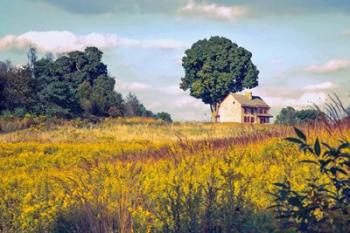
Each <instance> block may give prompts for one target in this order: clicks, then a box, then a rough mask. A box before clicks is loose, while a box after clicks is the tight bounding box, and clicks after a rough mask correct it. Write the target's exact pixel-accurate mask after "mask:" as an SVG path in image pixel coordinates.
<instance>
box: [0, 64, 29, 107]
mask: <svg viewBox="0 0 350 233" xmlns="http://www.w3.org/2000/svg"><path fill="white" fill-rule="evenodd" d="M34 86H35V81H34V79H33V78H32V77H31V71H30V70H29V69H28V68H23V69H22V68H18V69H15V68H13V69H11V70H9V71H6V72H0V97H1V99H0V105H1V106H0V108H1V109H2V110H8V111H14V110H15V109H16V108H23V109H27V111H30V110H31V108H32V106H33V105H34V101H35V98H34V95H35V93H33V88H34Z"/></svg>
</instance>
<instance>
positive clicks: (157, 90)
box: [0, 0, 350, 121]
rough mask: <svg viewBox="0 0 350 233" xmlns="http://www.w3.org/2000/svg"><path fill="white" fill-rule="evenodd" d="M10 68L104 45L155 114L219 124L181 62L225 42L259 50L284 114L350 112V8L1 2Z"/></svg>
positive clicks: (264, 79)
mask: <svg viewBox="0 0 350 233" xmlns="http://www.w3.org/2000/svg"><path fill="white" fill-rule="evenodd" d="M0 3H1V4H0V6H1V7H0V60H3V61H4V60H7V59H9V60H11V61H12V63H13V64H15V65H20V64H26V62H27V59H26V53H27V51H28V48H29V47H31V46H34V47H36V48H37V50H38V51H39V55H40V56H44V54H45V53H47V52H52V53H54V54H56V55H57V56H58V55H59V54H63V53H65V52H68V51H72V50H83V49H84V48H85V47H86V46H96V47H98V48H100V49H101V50H102V51H103V52H104V56H103V62H104V63H105V64H107V66H108V70H109V73H110V75H111V76H113V77H114V78H115V79H116V90H117V91H118V92H121V93H123V95H126V94H127V93H129V92H132V93H134V94H136V95H137V96H138V98H139V99H140V100H141V102H142V103H144V105H145V106H146V107H147V108H148V109H150V110H152V111H153V112H159V111H167V112H169V113H171V115H172V116H173V118H174V119H175V120H182V121H183V120H185V121H187V120H191V121H192V120H195V121H197V120H198V121H203V120H209V119H210V113H209V106H207V105H205V104H204V103H202V102H201V100H199V99H195V98H193V97H191V96H190V95H189V93H188V92H184V91H183V90H181V89H180V88H179V83H180V79H181V77H183V75H184V71H183V68H182V66H181V58H182V57H183V55H184V52H185V50H186V49H188V48H190V47H191V45H192V44H193V43H194V42H196V41H198V40H200V39H204V38H210V37H211V36H224V37H227V38H229V39H230V40H232V41H233V42H235V43H236V44H238V45H239V46H242V47H244V48H246V49H247V50H249V51H251V52H252V54H253V57H252V60H253V62H254V64H255V65H256V66H257V67H258V69H259V71H260V73H259V86H258V87H256V88H254V89H252V92H253V95H260V96H261V97H262V98H263V99H264V100H265V102H267V103H268V104H269V105H270V106H271V110H272V113H273V114H274V115H276V114H277V113H278V112H279V111H280V109H281V108H282V107H286V106H293V107H295V108H297V109H302V108H308V107H310V106H311V105H313V104H317V105H320V106H323V105H325V104H326V103H327V102H329V98H328V95H332V94H334V93H336V94H337V95H338V96H339V97H340V98H341V99H342V101H343V103H344V105H350V96H349V95H350V1H348V0H333V1H328V0H308V1H303V0H284V1H275V0H251V1H247V0H207V1H203V0H158V1H154V0H0Z"/></svg>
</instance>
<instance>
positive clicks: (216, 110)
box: [210, 103, 220, 123]
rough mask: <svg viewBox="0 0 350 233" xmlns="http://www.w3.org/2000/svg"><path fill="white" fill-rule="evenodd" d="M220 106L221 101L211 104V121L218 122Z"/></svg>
mask: <svg viewBox="0 0 350 233" xmlns="http://www.w3.org/2000/svg"><path fill="white" fill-rule="evenodd" d="M219 106H220V104H219V103H214V104H211V105H210V111H211V121H212V122H214V123H217V122H218V114H219Z"/></svg>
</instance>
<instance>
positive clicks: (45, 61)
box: [0, 47, 171, 119]
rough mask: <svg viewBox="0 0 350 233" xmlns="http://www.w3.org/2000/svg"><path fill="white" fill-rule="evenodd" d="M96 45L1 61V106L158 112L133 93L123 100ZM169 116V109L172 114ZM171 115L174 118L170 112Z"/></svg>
mask: <svg viewBox="0 0 350 233" xmlns="http://www.w3.org/2000/svg"><path fill="white" fill-rule="evenodd" d="M102 55H103V53H102V52H101V51H100V50H99V49H97V48H95V47H87V48H86V49H85V50H84V51H72V52H69V53H67V54H65V55H62V56H60V57H58V58H57V59H54V57H53V55H52V54H46V55H45V56H44V57H43V58H41V59H38V56H37V54H36V50H35V49H33V48H31V49H30V50H29V52H28V55H27V56H28V64H27V65H26V66H22V67H12V66H11V63H10V62H9V61H6V62H0V112H4V111H7V112H12V113H16V112H21V113H22V112H26V113H31V114H35V115H47V116H55V117H64V118H73V117H85V118H89V117H106V116H113V117H117V116H142V117H154V118H159V119H162V117H163V116H164V115H163V114H161V115H160V116H162V117H157V116H158V115H157V114H154V113H152V112H151V111H150V110H147V109H146V108H145V106H144V105H143V104H141V103H140V102H139V100H138V99H137V97H136V96H135V95H131V94H130V95H129V96H127V98H126V99H125V100H124V99H123V97H122V95H121V94H120V93H118V92H116V91H115V79H114V78H113V77H111V76H110V75H109V74H108V70H107V66H106V65H105V64H104V63H103V62H102ZM169 116H170V115H169ZM170 119H171V118H170Z"/></svg>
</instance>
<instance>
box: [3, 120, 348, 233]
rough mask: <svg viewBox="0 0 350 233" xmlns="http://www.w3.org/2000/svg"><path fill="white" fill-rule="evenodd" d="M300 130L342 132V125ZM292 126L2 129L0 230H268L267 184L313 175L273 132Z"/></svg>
mask: <svg viewBox="0 0 350 233" xmlns="http://www.w3.org/2000/svg"><path fill="white" fill-rule="evenodd" d="M305 130H306V132H307V133H308V136H309V137H310V138H311V139H312V138H315V137H319V138H320V139H321V140H322V139H324V140H327V141H328V143H332V142H333V143H336V140H337V138H341V137H342V138H345V139H348V140H349V139H350V132H349V131H348V130H339V131H335V132H333V134H332V135H329V133H328V132H327V131H326V130H325V129H322V128H321V129H320V128H319V129H314V128H313V129H305ZM292 134H293V131H292V129H290V128H287V127H282V126H274V125H264V126H259V125H256V126H255V125H243V124H209V123H173V124H165V123H161V122H155V121H143V120H140V119H139V120H137V119H129V120H123V121H121V120H105V121H104V122H102V123H99V124H97V125H84V126H79V127H78V126H75V125H66V126H64V125H63V126H57V127H56V128H53V129H45V128H30V129H26V130H22V131H17V132H12V133H7V134H2V135H0V232H215V231H214V230H213V229H217V228H219V227H220V229H221V230H222V231H220V230H218V231H217V232H227V231H225V230H224V229H226V228H227V229H229V228H230V229H231V228H232V227H234V226H232V225H229V224H232V223H235V222H237V221H239V223H240V224H238V225H239V226H240V227H245V226H246V227H248V226H249V229H251V231H249V232H273V224H275V223H274V222H273V219H272V218H271V216H270V214H269V210H268V209H267V208H268V207H269V206H270V205H271V200H272V198H271V195H269V194H268V193H269V192H272V191H273V190H274V187H273V183H274V182H278V181H280V180H282V179H283V178H284V177H285V176H288V177H289V178H290V181H291V183H292V184H293V185H294V187H296V188H297V189H298V188H300V189H302V188H303V186H302V185H303V183H302V182H301V181H302V180H304V179H305V178H307V177H310V178H311V177H312V176H317V174H318V171H317V170H312V168H311V167H310V166H308V165H307V164H301V163H299V161H300V160H302V159H307V156H308V155H305V154H303V153H301V152H300V151H299V150H298V148H296V147H295V146H294V145H293V144H291V143H289V142H286V141H285V140H283V138H285V137H287V136H290V135H292ZM230 219H231V220H232V221H231V220H230ZM228 222H229V223H228ZM254 229H255V230H254ZM238 230H239V229H238ZM238 230H237V231H238ZM241 230H242V229H241ZM242 231H244V230H242ZM242 231H241V232H242Z"/></svg>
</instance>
